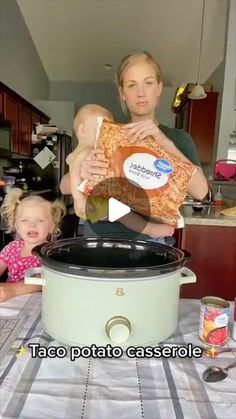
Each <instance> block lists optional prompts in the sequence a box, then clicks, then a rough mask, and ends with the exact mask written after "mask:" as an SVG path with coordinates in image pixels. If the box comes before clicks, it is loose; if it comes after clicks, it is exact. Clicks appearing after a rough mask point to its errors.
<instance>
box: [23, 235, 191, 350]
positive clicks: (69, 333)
mask: <svg viewBox="0 0 236 419" xmlns="http://www.w3.org/2000/svg"><path fill="white" fill-rule="evenodd" d="M33 253H34V254H35V255H37V256H38V257H39V258H40V259H41V260H42V263H43V267H42V268H32V269H29V270H28V271H27V272H26V276H25V283H26V284H41V285H42V322H43V327H44V329H45V331H46V332H47V333H48V334H49V335H51V336H52V337H53V338H55V339H57V340H58V341H59V342H62V343H64V344H68V345H77V346H90V345H92V344H95V345H97V346H106V345H107V344H110V345H112V346H117V345H120V346H122V347H127V346H130V345H132V346H133V345H135V346H136V345H142V346H147V345H156V344H158V343H159V342H160V341H162V340H164V339H166V338H167V337H168V336H170V335H171V334H172V333H173V332H174V331H175V329H176V326H177V321H178V306H179V291H180V286H181V285H182V284H187V283H192V282H196V276H195V274H194V273H193V272H192V271H191V270H190V269H188V268H186V267H185V266H184V264H185V263H186V260H187V259H188V257H186V254H185V253H184V252H182V251H181V250H179V249H176V248H172V247H169V246H166V245H162V244H158V243H151V242H146V241H139V240H136V241H135V240H125V239H114V240H113V239H108V238H107V239H106V238H102V239H101V238H75V239H66V240H58V241H56V242H52V243H48V244H45V245H43V246H38V247H36V248H35V249H34V250H33ZM188 256H189V255H188ZM35 273H40V274H41V275H40V276H41V277H40V278H35V277H32V275H33V274H35Z"/></svg>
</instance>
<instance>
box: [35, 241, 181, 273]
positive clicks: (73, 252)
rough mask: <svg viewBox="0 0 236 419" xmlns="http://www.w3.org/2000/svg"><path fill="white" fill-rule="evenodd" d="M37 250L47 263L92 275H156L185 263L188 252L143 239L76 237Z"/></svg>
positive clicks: (38, 254)
mask: <svg viewBox="0 0 236 419" xmlns="http://www.w3.org/2000/svg"><path fill="white" fill-rule="evenodd" d="M33 253H34V254H36V255H37V256H39V257H40V258H41V259H42V261H43V263H44V265H46V266H47V267H49V268H52V269H54V270H57V271H60V272H65V273H69V274H75V275H80V276H81V275H82V276H83V274H85V275H87V276H88V274H89V276H93V275H95V276H96V277H97V276H98V275H99V273H100V274H101V275H102V276H104V274H105V275H106V274H107V275H108V276H110V275H111V274H112V276H113V277H114V276H116V277H119V276H121V275H123V276H125V277H132V276H135V277H137V276H142V277H145V276H154V275H158V274H164V273H167V272H172V271H175V270H177V269H179V268H180V267H181V266H183V264H184V262H185V260H186V257H185V254H184V253H183V252H182V251H181V250H179V249H176V248H173V247H170V246H166V245H163V244H160V243H152V242H147V241H141V240H130V239H111V238H75V239H64V240H58V241H55V242H52V243H47V244H45V245H43V246H37V247H36V248H35V249H34V250H33Z"/></svg>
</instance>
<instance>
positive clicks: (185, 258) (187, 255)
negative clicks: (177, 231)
mask: <svg viewBox="0 0 236 419" xmlns="http://www.w3.org/2000/svg"><path fill="white" fill-rule="evenodd" d="M181 251H182V252H183V253H184V257H183V265H184V264H185V263H186V262H189V261H190V260H191V259H192V256H191V253H189V252H188V251H187V250H185V249H181Z"/></svg>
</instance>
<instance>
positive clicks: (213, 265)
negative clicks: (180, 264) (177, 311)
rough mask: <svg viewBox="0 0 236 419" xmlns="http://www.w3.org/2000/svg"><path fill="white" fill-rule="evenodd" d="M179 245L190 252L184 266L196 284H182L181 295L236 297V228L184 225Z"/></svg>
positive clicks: (227, 298)
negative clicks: (189, 259) (192, 274)
mask: <svg viewBox="0 0 236 419" xmlns="http://www.w3.org/2000/svg"><path fill="white" fill-rule="evenodd" d="M181 247H182V249H186V250H188V251H189V252H190V253H191V256H192V260H191V262H188V263H187V265H186V266H187V267H189V268H190V269H192V271H193V272H194V273H195V274H196V276H197V282H196V283H195V284H188V286H185V287H182V289H181V297H183V298H202V297H204V296H208V295H212V296H217V297H221V298H225V299H226V300H233V299H234V297H236V257H235V249H236V227H226V226H224V227H221V226H212V225H208V226H206V225H185V228H184V229H183V235H182V244H181Z"/></svg>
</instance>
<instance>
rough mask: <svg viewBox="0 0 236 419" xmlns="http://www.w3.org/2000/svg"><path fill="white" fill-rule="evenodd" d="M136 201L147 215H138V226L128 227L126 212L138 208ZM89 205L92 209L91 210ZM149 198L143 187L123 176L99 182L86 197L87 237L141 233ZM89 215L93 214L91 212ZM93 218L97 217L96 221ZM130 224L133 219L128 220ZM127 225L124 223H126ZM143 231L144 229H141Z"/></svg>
mask: <svg viewBox="0 0 236 419" xmlns="http://www.w3.org/2000/svg"><path fill="white" fill-rule="evenodd" d="M136 203H138V204H139V205H140V203H141V205H142V207H143V208H144V209H145V210H146V215H145V216H141V217H140V219H139V221H138V223H136V226H137V229H135V230H132V229H131V228H130V227H129V224H130V223H129V220H128V222H127V220H125V221H124V223H123V222H122V221H123V220H122V217H124V216H125V215H127V214H129V213H130V215H131V214H132V212H134V213H135V212H137V213H138V214H139V211H138V209H137V208H136V206H135V205H136ZM91 209H92V212H91ZM149 214H150V202H149V197H148V195H147V193H146V191H145V190H144V189H142V188H140V187H136V185H135V184H133V183H130V182H129V181H128V180H127V179H125V178H124V177H110V178H108V179H105V180H103V181H101V182H98V183H97V184H96V186H95V187H94V188H93V190H92V193H90V195H88V197H87V203H86V218H87V220H88V222H86V223H85V227H84V231H85V233H84V234H85V236H86V237H97V236H98V237H113V238H114V237H117V238H128V239H131V238H132V239H135V238H136V237H137V236H139V235H140V234H141V233H143V231H144V229H145V227H146V225H147V223H148V222H149V218H150V215H149ZM91 215H92V216H91ZM95 220H96V221H95ZM130 222H131V224H132V220H131V221H130ZM126 225H127V226H126ZM143 234H144V233H143Z"/></svg>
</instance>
